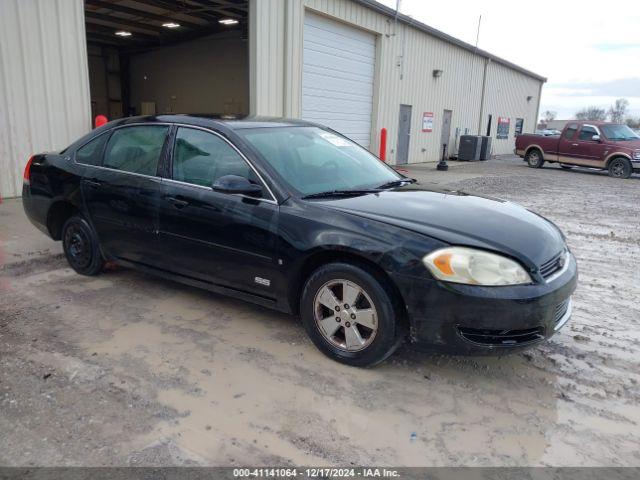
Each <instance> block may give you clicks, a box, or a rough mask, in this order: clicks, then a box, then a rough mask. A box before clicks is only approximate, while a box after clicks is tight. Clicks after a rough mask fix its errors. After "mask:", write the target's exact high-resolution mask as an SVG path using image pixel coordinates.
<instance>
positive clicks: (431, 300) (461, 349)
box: [393, 255, 578, 354]
mask: <svg viewBox="0 0 640 480" xmlns="http://www.w3.org/2000/svg"><path fill="white" fill-rule="evenodd" d="M393 278H394V280H395V282H396V284H397V285H398V288H399V289H400V292H401V294H402V296H403V299H404V301H405V305H406V307H407V311H408V314H409V317H410V327H411V339H412V341H413V342H415V343H416V344H417V345H418V346H421V347H425V348H428V349H430V350H435V351H444V352H453V353H462V354H483V353H492V352H507V351H513V350H518V349H521V348H526V347H529V346H531V345H533V344H536V343H538V342H540V341H542V340H544V339H546V338H549V337H551V336H552V335H554V334H555V333H556V332H557V331H558V330H560V329H561V328H562V327H563V326H564V325H565V324H566V323H567V321H568V320H569V318H570V316H571V312H572V306H573V305H572V301H571V295H572V293H573V292H574V290H575V289H576V285H577V281H578V268H577V265H576V261H575V258H574V257H573V255H569V262H568V265H567V267H566V269H565V270H564V271H563V272H562V274H560V275H558V276H556V277H555V278H553V279H552V280H551V281H549V282H547V283H544V284H533V285H515V286H506V287H480V286H473V285H462V284H454V283H445V282H440V281H436V280H431V279H426V278H416V277H410V276H405V275H394V276H393Z"/></svg>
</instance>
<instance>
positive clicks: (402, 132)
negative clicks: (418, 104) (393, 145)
mask: <svg viewBox="0 0 640 480" xmlns="http://www.w3.org/2000/svg"><path fill="white" fill-rule="evenodd" d="M410 141H411V105H400V122H399V124H398V149H397V150H398V153H397V163H398V164H399V165H404V164H406V163H409V145H410V143H411V142H410Z"/></svg>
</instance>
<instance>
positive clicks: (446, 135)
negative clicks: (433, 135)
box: [440, 110, 453, 158]
mask: <svg viewBox="0 0 640 480" xmlns="http://www.w3.org/2000/svg"><path fill="white" fill-rule="evenodd" d="M452 113H453V112H452V111H451V110H445V111H444V112H443V113H442V135H441V136H440V145H441V147H440V148H441V149H442V152H443V154H444V158H447V157H448V156H449V140H450V139H451V115H452ZM444 145H446V147H445V146H444Z"/></svg>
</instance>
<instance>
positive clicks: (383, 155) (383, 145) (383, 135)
mask: <svg viewBox="0 0 640 480" xmlns="http://www.w3.org/2000/svg"><path fill="white" fill-rule="evenodd" d="M380 160H382V161H383V162H386V161H387V129H386V128H383V129H382V130H380Z"/></svg>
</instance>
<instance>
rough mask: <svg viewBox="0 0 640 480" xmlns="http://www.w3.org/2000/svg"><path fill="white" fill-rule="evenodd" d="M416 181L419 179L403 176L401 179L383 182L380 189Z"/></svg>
mask: <svg viewBox="0 0 640 480" xmlns="http://www.w3.org/2000/svg"><path fill="white" fill-rule="evenodd" d="M416 182H417V180H416V179H415V178H401V179H400V180H394V181H392V182H387V183H383V184H382V185H380V186H379V187H378V189H384V188H394V187H402V186H404V185H405V184H408V183H416Z"/></svg>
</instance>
